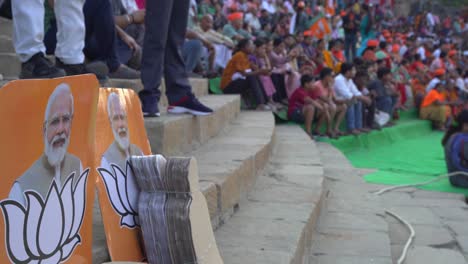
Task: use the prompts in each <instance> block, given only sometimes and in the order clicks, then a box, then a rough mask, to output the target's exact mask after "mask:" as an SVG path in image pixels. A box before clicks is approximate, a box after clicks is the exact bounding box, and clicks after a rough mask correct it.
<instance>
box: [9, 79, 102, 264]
mask: <svg viewBox="0 0 468 264" xmlns="http://www.w3.org/2000/svg"><path fill="white" fill-rule="evenodd" d="M87 85H89V86H87ZM95 85H96V86H95ZM77 91H79V92H77ZM19 98H21V99H20V100H19ZM97 99H98V87H97V81H96V82H94V78H90V77H89V76H88V77H86V76H85V77H83V76H80V77H72V78H63V79H54V80H28V81H18V82H12V83H11V84H8V85H6V86H5V87H3V88H2V89H1V91H0V104H2V107H5V108H4V109H2V111H0V118H3V120H5V123H6V128H7V129H6V130H7V131H3V132H2V133H3V134H2V133H0V140H2V142H1V143H2V146H3V147H4V149H2V150H0V156H1V157H2V158H1V160H0V167H2V169H3V172H4V173H5V176H4V178H3V179H2V181H3V182H4V186H2V187H0V193H1V194H0V209H1V212H2V215H3V221H2V222H0V229H1V230H0V237H2V236H3V237H4V240H3V241H2V239H0V263H64V262H67V261H70V262H74V261H78V262H79V261H83V260H87V259H89V260H90V259H91V243H90V242H91V232H92V230H91V227H92V221H91V217H87V215H89V213H91V210H89V209H92V206H90V205H91V204H88V206H87V203H89V202H92V201H93V197H92V196H93V194H94V192H92V191H88V188H90V189H93V186H92V184H88V183H89V182H91V183H92V182H94V178H92V176H90V169H89V168H90V167H92V166H93V153H94V152H93V145H92V143H91V142H92V138H93V137H94V133H95V132H94V130H95V129H94V123H95V117H96V107H92V106H93V104H94V105H96V103H97ZM14 102H16V105H15V104H14ZM19 102H21V103H19ZM12 124H15V125H12ZM5 138H8V140H5ZM6 153H8V155H5V154H6ZM94 177H95V176H94ZM89 195H90V196H89ZM86 208H88V210H86ZM86 219H88V220H86Z"/></svg>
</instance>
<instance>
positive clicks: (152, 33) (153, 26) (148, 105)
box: [139, 0, 213, 117]
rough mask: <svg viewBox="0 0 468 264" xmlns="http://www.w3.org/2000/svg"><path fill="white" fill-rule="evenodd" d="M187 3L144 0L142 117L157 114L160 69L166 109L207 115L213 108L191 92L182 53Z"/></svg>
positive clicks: (177, 112) (176, 112) (186, 20)
mask: <svg viewBox="0 0 468 264" xmlns="http://www.w3.org/2000/svg"><path fill="white" fill-rule="evenodd" d="M189 6H190V0H151V1H146V16H145V28H146V32H145V40H144V43H143V60H142V65H141V79H142V82H143V85H144V90H143V91H141V92H140V93H139V96H140V100H141V103H142V108H143V113H144V115H145V117H155V116H160V113H159V108H158V102H159V99H160V97H161V91H160V90H159V86H160V84H161V78H162V76H163V73H164V79H165V83H166V95H167V99H168V101H169V107H168V109H167V111H168V112H169V113H173V114H181V113H191V114H193V115H209V114H211V113H212V112H213V110H211V109H210V108H208V107H206V106H204V105H203V104H202V103H200V102H199V101H198V100H197V98H195V96H194V95H193V94H192V87H191V86H190V83H189V81H188V77H187V73H186V71H185V65H184V60H183V57H182V55H181V46H182V44H183V43H184V38H185V33H186V30H187V22H188V12H189Z"/></svg>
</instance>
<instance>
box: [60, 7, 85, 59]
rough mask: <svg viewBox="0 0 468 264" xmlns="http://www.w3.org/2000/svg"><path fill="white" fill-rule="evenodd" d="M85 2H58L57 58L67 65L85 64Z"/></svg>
mask: <svg viewBox="0 0 468 264" xmlns="http://www.w3.org/2000/svg"><path fill="white" fill-rule="evenodd" d="M84 3H85V0H73V1H70V0H56V1H55V5H54V10H55V17H56V20H57V47H56V49H55V56H56V57H57V58H59V59H60V61H61V62H63V63H64V64H66V65H75V64H83V62H84V54H83V48H84V40H85V21H84V14H83V6H84Z"/></svg>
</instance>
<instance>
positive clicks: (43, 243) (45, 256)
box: [0, 169, 89, 264]
mask: <svg viewBox="0 0 468 264" xmlns="http://www.w3.org/2000/svg"><path fill="white" fill-rule="evenodd" d="M88 174H89V169H87V170H85V171H84V172H83V173H82V174H81V175H80V178H79V179H78V182H77V183H76V185H75V187H74V188H73V178H74V176H75V172H73V173H71V174H70V176H68V178H67V180H66V181H65V184H64V185H63V188H62V190H61V191H60V192H59V190H58V188H57V184H56V183H55V181H52V184H51V186H50V189H49V191H48V194H47V198H46V199H45V201H44V200H43V198H42V197H41V195H39V194H38V193H37V192H35V191H26V192H25V196H26V201H27V206H26V208H24V207H23V205H21V204H20V203H18V202H17V201H14V200H4V201H1V202H0V206H1V208H2V211H3V215H4V218H5V226H6V232H5V233H6V245H7V251H8V256H9V257H10V260H11V261H12V262H13V263H51V264H57V263H62V262H65V261H66V260H67V259H68V258H69V257H70V256H71V254H72V252H73V250H74V249H75V248H76V246H78V244H81V237H80V235H79V231H80V229H81V225H82V223H83V216H84V212H85V206H86V183H87V180H88Z"/></svg>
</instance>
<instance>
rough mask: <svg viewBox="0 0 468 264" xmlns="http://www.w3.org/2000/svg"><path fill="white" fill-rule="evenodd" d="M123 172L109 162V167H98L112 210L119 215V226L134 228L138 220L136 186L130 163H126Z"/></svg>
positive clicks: (137, 224)
mask: <svg viewBox="0 0 468 264" xmlns="http://www.w3.org/2000/svg"><path fill="white" fill-rule="evenodd" d="M126 164H127V165H126V168H125V172H123V170H122V169H121V168H120V167H119V166H117V165H115V164H111V165H110V166H111V169H112V171H110V170H109V169H106V168H98V169H97V170H98V172H99V174H100V175H101V177H102V179H103V180H104V185H105V186H106V190H107V196H108V197H109V200H110V202H111V204H112V207H113V208H114V210H115V211H116V212H117V213H118V214H119V215H120V226H121V227H122V226H126V227H128V228H135V227H137V226H139V225H140V224H139V222H138V211H137V208H138V194H139V191H138V186H137V183H136V181H135V177H133V170H132V167H131V165H130V163H128V162H127V163H126Z"/></svg>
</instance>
